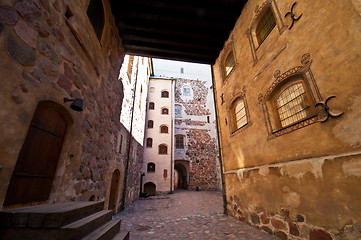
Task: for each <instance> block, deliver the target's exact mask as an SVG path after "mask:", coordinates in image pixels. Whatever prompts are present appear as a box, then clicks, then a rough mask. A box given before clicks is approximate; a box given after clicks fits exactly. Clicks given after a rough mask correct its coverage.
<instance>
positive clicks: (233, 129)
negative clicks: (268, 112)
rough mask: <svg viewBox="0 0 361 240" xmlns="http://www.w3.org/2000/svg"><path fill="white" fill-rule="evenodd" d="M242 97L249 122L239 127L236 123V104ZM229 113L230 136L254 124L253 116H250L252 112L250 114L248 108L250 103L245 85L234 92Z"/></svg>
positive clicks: (228, 109)
mask: <svg viewBox="0 0 361 240" xmlns="http://www.w3.org/2000/svg"><path fill="white" fill-rule="evenodd" d="M240 99H241V100H242V101H243V103H244V108H245V111H246V118H247V123H246V124H245V125H243V126H242V127H240V128H237V127H236V125H235V124H236V123H235V116H234V105H235V103H237V102H238V100H240ZM227 115H228V120H229V121H228V122H229V131H230V137H233V136H235V135H237V134H238V133H240V132H242V131H243V130H245V129H247V128H249V127H250V126H252V122H251V118H250V114H249V109H248V104H247V98H246V88H245V87H243V88H242V90H241V91H240V92H238V93H234V94H233V97H232V99H231V101H230V102H229V104H228V105H227Z"/></svg>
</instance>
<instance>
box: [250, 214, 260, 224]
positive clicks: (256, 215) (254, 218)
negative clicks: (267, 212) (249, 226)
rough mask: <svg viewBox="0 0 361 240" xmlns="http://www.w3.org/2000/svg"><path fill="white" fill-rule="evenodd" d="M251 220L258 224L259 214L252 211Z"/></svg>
mask: <svg viewBox="0 0 361 240" xmlns="http://www.w3.org/2000/svg"><path fill="white" fill-rule="evenodd" d="M251 221H252V223H253V224H256V225H258V224H260V221H259V216H258V214H256V213H252V214H251Z"/></svg>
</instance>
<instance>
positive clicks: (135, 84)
mask: <svg viewBox="0 0 361 240" xmlns="http://www.w3.org/2000/svg"><path fill="white" fill-rule="evenodd" d="M137 59H138V61H137V67H136V72H135V83H134V90H133V106H132V117H131V121H130V129H129V142H128V151H127V162H126V165H125V170H124V185H123V186H124V187H123V198H122V206H121V210H124V208H125V199H126V194H127V178H128V169H129V159H130V147H131V145H132V131H133V118H134V106H135V93H136V90H137V81H138V66H139V57H138V58H137ZM130 77H132V76H130ZM130 80H131V79H130Z"/></svg>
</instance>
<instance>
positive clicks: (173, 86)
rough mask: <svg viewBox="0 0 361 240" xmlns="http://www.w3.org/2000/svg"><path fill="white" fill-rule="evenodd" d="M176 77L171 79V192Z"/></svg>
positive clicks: (171, 182) (171, 189) (171, 187)
mask: <svg viewBox="0 0 361 240" xmlns="http://www.w3.org/2000/svg"><path fill="white" fill-rule="evenodd" d="M174 81H175V79H172V80H171V85H172V86H171V88H170V89H171V91H172V92H171V96H172V98H171V129H172V133H171V151H170V154H171V155H170V190H169V193H173V150H174V149H173V145H174V144H173V139H174V131H173V120H174V97H175V96H174V92H175V84H174Z"/></svg>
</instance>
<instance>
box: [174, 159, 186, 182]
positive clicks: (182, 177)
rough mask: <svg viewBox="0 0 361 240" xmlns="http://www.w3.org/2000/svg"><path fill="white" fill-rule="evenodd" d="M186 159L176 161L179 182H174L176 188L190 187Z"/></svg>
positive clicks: (175, 167)
mask: <svg viewBox="0 0 361 240" xmlns="http://www.w3.org/2000/svg"><path fill="white" fill-rule="evenodd" d="M183 162H184V161H181V160H177V161H175V165H174V169H175V171H176V172H177V182H175V183H174V188H176V189H188V169H187V166H186V163H183Z"/></svg>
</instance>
